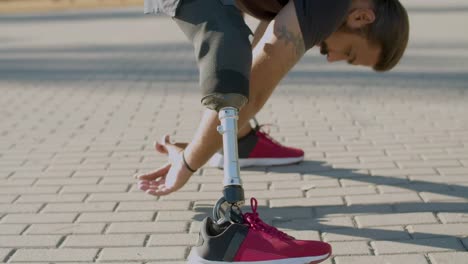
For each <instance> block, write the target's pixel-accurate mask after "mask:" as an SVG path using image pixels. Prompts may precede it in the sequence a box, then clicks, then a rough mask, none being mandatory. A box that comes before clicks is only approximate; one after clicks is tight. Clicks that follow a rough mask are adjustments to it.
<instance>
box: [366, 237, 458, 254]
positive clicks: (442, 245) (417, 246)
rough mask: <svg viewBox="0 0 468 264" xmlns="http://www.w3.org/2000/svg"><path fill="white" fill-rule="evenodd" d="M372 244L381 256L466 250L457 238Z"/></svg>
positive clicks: (375, 242) (376, 242) (377, 242)
mask: <svg viewBox="0 0 468 264" xmlns="http://www.w3.org/2000/svg"><path fill="white" fill-rule="evenodd" d="M371 244H372V245H373V247H374V248H375V250H376V253H377V254H379V255H380V254H402V253H422V252H443V251H464V250H465V249H464V248H463V246H462V244H461V243H460V241H459V240H458V239H455V238H430V239H414V240H401V241H374V242H371Z"/></svg>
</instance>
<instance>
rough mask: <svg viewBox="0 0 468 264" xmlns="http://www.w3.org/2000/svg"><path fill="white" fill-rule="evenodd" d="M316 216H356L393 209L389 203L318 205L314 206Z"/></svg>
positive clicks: (386, 212) (383, 212) (387, 212)
mask: <svg viewBox="0 0 468 264" xmlns="http://www.w3.org/2000/svg"><path fill="white" fill-rule="evenodd" d="M314 210H315V212H316V214H317V216H318V217H323V216H328V217H332V216H357V215H372V214H377V213H378V214H390V213H393V209H392V207H391V206H390V205H379V204H378V205H377V204H369V205H350V206H319V207H315V208H314Z"/></svg>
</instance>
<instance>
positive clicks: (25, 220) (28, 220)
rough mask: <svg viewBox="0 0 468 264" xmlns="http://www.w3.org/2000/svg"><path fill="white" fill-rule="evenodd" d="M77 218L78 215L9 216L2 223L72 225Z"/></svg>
mask: <svg viewBox="0 0 468 264" xmlns="http://www.w3.org/2000/svg"><path fill="white" fill-rule="evenodd" d="M76 216H77V214H76V213H66V214H61V213H54V214H9V215H7V216H5V217H4V218H3V219H2V222H3V223H12V224H38V223H71V222H73V220H74V219H75V218H76Z"/></svg>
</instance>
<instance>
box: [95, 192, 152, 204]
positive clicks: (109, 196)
mask: <svg viewBox="0 0 468 264" xmlns="http://www.w3.org/2000/svg"><path fill="white" fill-rule="evenodd" d="M155 200H156V198H155V197H153V196H151V195H147V194H145V193H144V192H141V191H140V193H127V192H124V193H93V194H91V195H90V196H89V197H88V199H87V201H88V202H114V201H153V202H154V201H155Z"/></svg>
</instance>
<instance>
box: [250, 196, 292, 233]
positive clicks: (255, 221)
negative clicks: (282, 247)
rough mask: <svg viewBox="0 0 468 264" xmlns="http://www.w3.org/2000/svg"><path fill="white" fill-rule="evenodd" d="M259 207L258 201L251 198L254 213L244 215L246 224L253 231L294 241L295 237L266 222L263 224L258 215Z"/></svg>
mask: <svg viewBox="0 0 468 264" xmlns="http://www.w3.org/2000/svg"><path fill="white" fill-rule="evenodd" d="M257 205H258V202H257V199H255V198H251V199H250V206H251V207H252V213H245V214H243V217H244V222H245V223H246V224H247V225H248V226H249V227H250V228H252V229H253V230H257V231H262V232H265V233H267V234H270V235H272V236H275V237H278V238H280V239H283V240H291V239H294V237H292V236H290V235H288V234H286V233H284V232H282V231H280V230H278V229H276V228H275V227H273V226H270V225H268V224H266V223H265V222H263V221H262V220H261V219H260V217H259V215H258V213H257Z"/></svg>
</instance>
